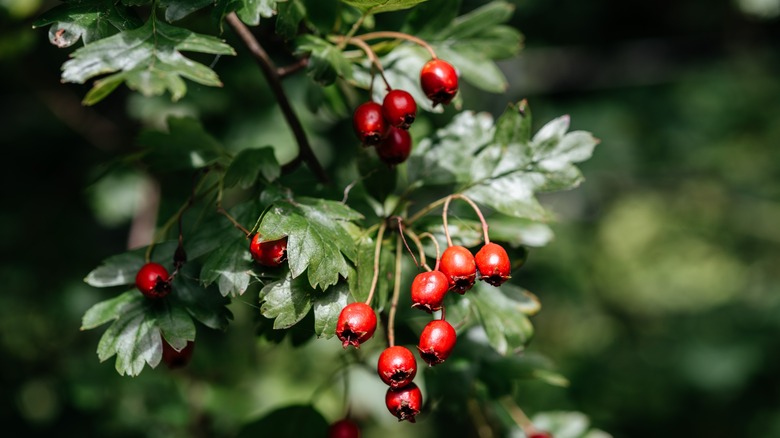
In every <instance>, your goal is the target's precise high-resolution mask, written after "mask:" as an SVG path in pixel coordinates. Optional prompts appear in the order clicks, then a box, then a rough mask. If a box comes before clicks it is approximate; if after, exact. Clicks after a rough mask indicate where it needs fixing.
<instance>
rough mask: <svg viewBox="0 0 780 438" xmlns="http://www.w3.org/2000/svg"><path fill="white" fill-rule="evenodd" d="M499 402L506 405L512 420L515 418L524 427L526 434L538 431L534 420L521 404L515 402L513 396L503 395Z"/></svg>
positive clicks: (529, 434)
mask: <svg viewBox="0 0 780 438" xmlns="http://www.w3.org/2000/svg"><path fill="white" fill-rule="evenodd" d="M499 402H500V403H501V405H502V406H503V407H504V409H506V412H507V413H508V414H509V416H510V417H512V420H514V422H515V423H517V425H518V426H520V428H521V429H523V432H524V433H525V435H526V436H531V434H533V433H534V432H535V431H536V427H534V424H533V422H531V420H530V419H529V418H528V416H527V415H526V414H525V412H523V410H522V409H521V408H520V406H518V405H517V403H515V401H514V400H513V399H512V397H510V396H505V397H502V398H501V400H499Z"/></svg>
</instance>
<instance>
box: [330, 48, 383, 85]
mask: <svg viewBox="0 0 780 438" xmlns="http://www.w3.org/2000/svg"><path fill="white" fill-rule="evenodd" d="M330 40H331V41H333V42H335V43H342V42H344V41H346V44H351V45H353V46H357V47H359V48H360V50H362V51H363V52H365V53H366V56H367V57H368V59H369V60H370V61H371V65H372V70H374V69H376V71H377V72H379V76H381V77H382V80H383V81H384V82H385V87H386V88H387V91H390V90H392V89H393V87H391V86H390V83H389V82H387V78H386V77H385V69H384V68H382V63H381V62H379V58H377V56H376V53H375V52H374V49H372V48H371V46H369V45H368V43H366V42H365V41H363V40H361V39H358V38H347V37H340V36H332V37H330ZM372 88H373V87H372Z"/></svg>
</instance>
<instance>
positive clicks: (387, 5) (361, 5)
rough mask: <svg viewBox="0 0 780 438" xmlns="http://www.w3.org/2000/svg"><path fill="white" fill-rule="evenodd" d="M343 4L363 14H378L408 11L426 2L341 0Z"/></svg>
mask: <svg viewBox="0 0 780 438" xmlns="http://www.w3.org/2000/svg"><path fill="white" fill-rule="evenodd" d="M341 1H343V2H344V3H346V4H348V5H350V6H354V7H356V8H358V9H360V10H361V11H363V12H368V11H370V12H371V13H372V14H377V13H379V12H389V11H400V10H402V9H409V8H411V7H413V6H414V5H418V4H420V3H423V2H425V1H426V0H341Z"/></svg>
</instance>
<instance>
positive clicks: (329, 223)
mask: <svg viewBox="0 0 780 438" xmlns="http://www.w3.org/2000/svg"><path fill="white" fill-rule="evenodd" d="M360 218H362V215H361V214H360V213H358V212H356V211H354V210H352V209H351V208H349V207H347V206H346V205H345V204H342V203H340V202H335V201H327V200H324V199H315V198H299V199H296V200H295V201H289V200H287V201H279V202H277V203H275V204H274V205H273V206H272V207H271V208H270V209H269V210H268V212H267V213H266V214H265V216H263V219H262V221H261V223H260V226H259V228H258V232H259V233H260V234H262V235H263V236H264V237H265V238H266V239H269V240H275V239H281V238H282V237H284V236H288V239H287V258H288V264H289V266H290V272H291V273H292V276H293V278H297V277H298V276H299V275H301V274H302V273H303V272H304V271H307V273H308V278H309V283H310V284H311V287H313V288H316V287H320V288H321V289H323V290H324V289H326V288H327V287H328V286H331V285H334V284H336V283H338V281H339V278H340V277H344V278H346V277H347V276H348V274H349V270H350V266H349V264H348V263H347V260H346V259H345V258H344V256H346V257H347V258H349V259H350V260H352V261H355V259H356V257H357V250H356V247H355V242H354V241H353V239H352V237H351V236H350V235H349V233H347V231H346V230H345V229H344V227H343V226H342V222H348V221H354V220H357V219H360Z"/></svg>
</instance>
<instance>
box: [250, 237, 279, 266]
mask: <svg viewBox="0 0 780 438" xmlns="http://www.w3.org/2000/svg"><path fill="white" fill-rule="evenodd" d="M249 253H250V254H252V258H253V259H255V261H256V262H257V263H259V264H261V265H263V266H268V267H271V268H278V267H279V266H281V265H282V263H284V261H285V260H287V237H283V238H281V239H278V240H268V241H261V240H260V234H259V233H258V234H255V235H254V236H253V237H252V241H251V242H250V243H249Z"/></svg>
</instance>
